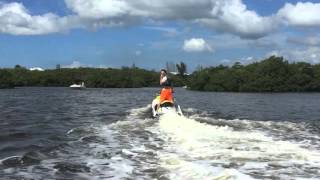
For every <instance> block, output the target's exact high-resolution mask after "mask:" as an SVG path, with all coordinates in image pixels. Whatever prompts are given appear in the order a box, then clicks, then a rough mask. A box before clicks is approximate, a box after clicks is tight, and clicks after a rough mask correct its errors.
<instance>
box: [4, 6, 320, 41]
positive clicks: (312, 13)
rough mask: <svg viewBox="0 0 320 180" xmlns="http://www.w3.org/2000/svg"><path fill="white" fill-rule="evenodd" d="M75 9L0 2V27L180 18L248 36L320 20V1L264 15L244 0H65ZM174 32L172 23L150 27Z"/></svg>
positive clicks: (21, 30)
mask: <svg viewBox="0 0 320 180" xmlns="http://www.w3.org/2000/svg"><path fill="white" fill-rule="evenodd" d="M65 3H66V6H67V8H69V9H70V10H71V11H72V13H73V14H72V15H68V16H63V17H60V16H58V15H56V14H53V13H46V14H42V15H32V14H31V13H30V12H29V11H28V10H27V9H26V8H25V7H24V6H23V4H21V3H0V33H8V34H14V35H38V34H48V33H56V32H62V31H67V30H69V29H72V28H92V29H96V28H102V27H112V26H128V25H134V24H139V23H140V24H143V25H145V26H146V27H148V25H150V24H148V22H160V21H161V22H166V21H175V22H177V21H182V22H189V23H194V22H196V23H198V24H200V25H204V26H205V27H207V28H209V29H211V30H213V31H220V32H224V33H229V34H233V35H236V36H239V37H241V38H246V39H258V38H261V37H264V36H266V35H268V34H270V33H271V32H273V31H275V30H276V29H277V28H278V27H279V25H281V24H280V23H286V24H288V25H293V26H320V3H310V2H305V3H301V2H299V3H297V4H295V5H293V4H290V3H287V4H285V6H284V7H283V8H281V9H280V10H279V11H278V13H277V14H275V15H269V16H261V15H259V14H258V13H257V12H255V11H254V10H249V9H248V8H247V7H246V5H245V4H244V3H243V1H242V0H175V1H172V0H135V1H133V0H90V1H88V0H65ZM148 28H149V29H153V30H159V31H163V32H166V34H168V35H169V36H174V35H176V34H177V33H178V32H177V31H176V29H174V28H170V27H169V28H168V27H148Z"/></svg>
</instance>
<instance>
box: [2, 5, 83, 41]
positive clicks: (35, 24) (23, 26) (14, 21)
mask: <svg viewBox="0 0 320 180" xmlns="http://www.w3.org/2000/svg"><path fill="white" fill-rule="evenodd" d="M77 20H78V18H77V17H74V16H69V17H68V16H65V17H59V16H57V15H55V14H52V13H47V14H44V15H31V14H30V13H29V11H28V10H27V9H26V8H25V7H24V6H23V4H21V3H15V2H14V3H7V4H5V3H2V4H0V33H7V34H12V35H39V34H49V33H55V32H63V31H66V30H68V29H70V28H71V27H75V26H76V24H77Z"/></svg>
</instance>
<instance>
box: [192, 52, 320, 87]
mask: <svg viewBox="0 0 320 180" xmlns="http://www.w3.org/2000/svg"><path fill="white" fill-rule="evenodd" d="M188 87H189V88H190V89H192V90H200V91H232V92H302V91H305V92H312V91H318V92H319V91H320V64H316V65H311V64H309V63H305V62H295V63H289V62H288V61H286V60H284V59H283V58H282V57H275V56H272V57H269V58H267V59H265V60H263V61H260V62H256V63H252V64H249V65H241V64H240V63H235V64H234V65H233V66H222V65H220V66H217V67H209V68H205V69H201V70H199V71H196V72H194V73H193V74H192V76H191V81H190V82H189V83H188Z"/></svg>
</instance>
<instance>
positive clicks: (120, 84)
mask: <svg viewBox="0 0 320 180" xmlns="http://www.w3.org/2000/svg"><path fill="white" fill-rule="evenodd" d="M171 78H172V81H173V84H174V85H175V86H183V85H184V84H185V81H184V80H183V78H182V77H179V76H174V75H172V76H171ZM82 81H84V82H85V85H86V86H87V87H93V88H138V87H156V86H159V85H158V84H159V72H155V71H148V70H144V69H140V68H136V67H131V68H129V67H123V68H122V69H112V68H109V69H101V68H77V69H67V68H60V66H59V67H58V66H57V68H56V69H55V70H45V71H30V70H28V69H26V68H23V67H21V66H19V65H17V66H15V68H14V69H0V88H12V87H22V86H52V87H59V86H60V87H68V86H70V85H71V84H73V83H80V82H82Z"/></svg>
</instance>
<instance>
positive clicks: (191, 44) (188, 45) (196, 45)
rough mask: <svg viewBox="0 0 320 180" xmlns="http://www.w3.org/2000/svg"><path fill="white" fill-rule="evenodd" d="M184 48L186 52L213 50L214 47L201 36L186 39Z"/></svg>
mask: <svg viewBox="0 0 320 180" xmlns="http://www.w3.org/2000/svg"><path fill="white" fill-rule="evenodd" d="M182 49H183V50H184V51H186V52H204V51H209V52H213V49H212V47H211V46H210V45H209V44H208V43H207V42H206V41H205V40H204V39H201V38H192V39H189V40H185V41H184V44H183V47H182Z"/></svg>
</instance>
